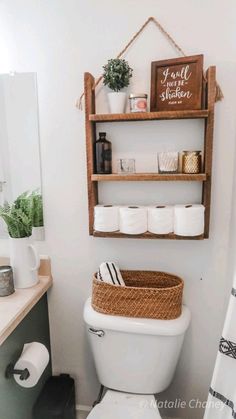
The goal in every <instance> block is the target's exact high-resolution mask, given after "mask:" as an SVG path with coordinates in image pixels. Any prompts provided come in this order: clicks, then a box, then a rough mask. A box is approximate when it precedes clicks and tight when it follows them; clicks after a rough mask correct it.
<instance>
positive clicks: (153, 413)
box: [88, 403, 161, 419]
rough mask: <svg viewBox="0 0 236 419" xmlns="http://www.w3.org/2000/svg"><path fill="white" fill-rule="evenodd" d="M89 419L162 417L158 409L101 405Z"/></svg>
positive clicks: (93, 410)
mask: <svg viewBox="0 0 236 419" xmlns="http://www.w3.org/2000/svg"><path fill="white" fill-rule="evenodd" d="M88 419H161V416H160V413H159V411H158V409H149V408H145V409H143V408H137V407H134V406H122V405H121V406H117V405H113V404H112V403H104V404H103V403H100V404H97V406H95V407H94V408H93V409H92V411H91V413H90V414H89V415H88Z"/></svg>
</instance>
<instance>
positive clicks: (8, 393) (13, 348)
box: [0, 294, 51, 419]
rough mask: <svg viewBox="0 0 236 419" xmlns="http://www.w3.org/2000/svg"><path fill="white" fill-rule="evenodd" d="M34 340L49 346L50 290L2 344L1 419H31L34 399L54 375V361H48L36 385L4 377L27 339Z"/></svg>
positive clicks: (0, 366) (0, 375) (0, 354)
mask: <svg viewBox="0 0 236 419" xmlns="http://www.w3.org/2000/svg"><path fill="white" fill-rule="evenodd" d="M34 341H37V342H41V343H43V344H44V345H45V346H46V347H47V348H48V349H49V350H50V337H49V322H48V305H47V294H44V296H43V297H42V298H41V299H40V300H39V301H38V303H37V304H36V305H35V306H34V307H33V308H32V310H31V311H30V312H29V313H28V314H27V316H26V317H25V318H24V319H23V320H22V322H21V323H20V324H19V325H18V326H17V328H16V329H15V330H14V331H13V332H12V334H11V335H10V336H9V337H8V338H7V339H6V341H5V342H4V343H3V344H2V345H1V346H0V419H31V418H32V407H33V405H34V403H35V400H36V399H37V397H38V395H39V393H40V391H41V389H42V387H43V385H44V383H45V381H46V380H47V378H48V377H49V376H50V375H51V365H48V367H47V369H46V370H45V372H44V374H43V376H42V377H41V379H40V381H39V383H38V384H37V385H36V386H35V387H33V388H23V387H20V386H19V385H18V384H16V382H15V380H14V379H13V378H11V379H6V378H5V369H6V367H7V365H8V364H9V363H10V362H13V363H15V362H16V361H17V359H18V357H19V356H20V354H21V351H22V348H23V345H24V344H25V343H28V342H34ZM42 419H43V418H42Z"/></svg>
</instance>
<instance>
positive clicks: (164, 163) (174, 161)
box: [157, 151, 179, 173]
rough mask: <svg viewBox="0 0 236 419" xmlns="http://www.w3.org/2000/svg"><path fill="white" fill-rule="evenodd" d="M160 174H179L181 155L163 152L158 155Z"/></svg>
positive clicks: (173, 152) (174, 152)
mask: <svg viewBox="0 0 236 419" xmlns="http://www.w3.org/2000/svg"><path fill="white" fill-rule="evenodd" d="M157 158H158V171H159V173H178V168H179V153H178V152H177V151H163V152H160V153H158V157H157Z"/></svg>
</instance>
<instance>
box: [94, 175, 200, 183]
mask: <svg viewBox="0 0 236 419" xmlns="http://www.w3.org/2000/svg"><path fill="white" fill-rule="evenodd" d="M206 179H207V177H206V174H205V173H199V174H185V173H175V174H163V173H130V174H119V173H113V174H111V175H99V174H93V175H92V176H91V180H92V181H93V182H117V181H118V182H126V181H133V182H136V181H164V182H165V181H170V182H171V181H184V182H185V181H187V182H189V181H195V182H204V181H206Z"/></svg>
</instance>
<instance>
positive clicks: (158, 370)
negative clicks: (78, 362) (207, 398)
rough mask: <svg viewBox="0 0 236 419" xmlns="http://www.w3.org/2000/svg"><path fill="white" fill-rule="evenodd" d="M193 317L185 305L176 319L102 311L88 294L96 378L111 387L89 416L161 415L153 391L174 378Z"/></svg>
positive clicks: (135, 418) (147, 418)
mask: <svg viewBox="0 0 236 419" xmlns="http://www.w3.org/2000/svg"><path fill="white" fill-rule="evenodd" d="M190 317H191V315H190V311H189V309H188V308H187V307H186V306H183V309H182V314H181V316H180V317H179V318H177V319H174V320H157V319H142V318H129V317H121V316H110V315H104V314H101V313H98V312H96V311H95V310H94V309H93V308H92V306H91V299H90V298H89V299H88V300H87V302H86V304H85V307H84V321H85V323H86V328H87V332H88V336H89V341H90V345H91V349H92V353H93V358H94V362H95V368H96V371H97V375H98V379H99V381H100V383H101V384H102V385H103V386H104V387H106V388H107V389H108V391H107V393H106V394H105V396H104V397H103V399H102V401H101V403H99V404H98V405H97V406H95V408H94V409H93V410H92V411H91V413H90V414H89V416H88V418H89V419H121V418H122V419H125V418H127V419H139V418H140V419H141V418H142V419H158V418H161V416H160V414H159V411H158V409H157V407H156V403H155V398H154V394H157V393H160V392H162V391H164V390H165V389H166V388H167V387H168V386H169V385H170V383H171V381H172V379H173V376H174V372H175V369H176V365H177V362H178V359H179V356H180V352H181V348H182V345H183V340H184V335H185V332H186V330H187V328H188V326H189V323H190Z"/></svg>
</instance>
